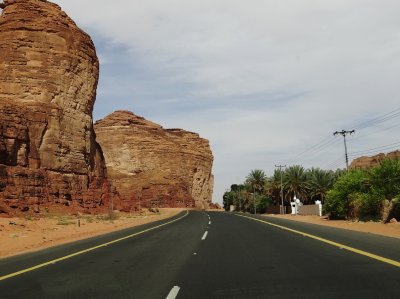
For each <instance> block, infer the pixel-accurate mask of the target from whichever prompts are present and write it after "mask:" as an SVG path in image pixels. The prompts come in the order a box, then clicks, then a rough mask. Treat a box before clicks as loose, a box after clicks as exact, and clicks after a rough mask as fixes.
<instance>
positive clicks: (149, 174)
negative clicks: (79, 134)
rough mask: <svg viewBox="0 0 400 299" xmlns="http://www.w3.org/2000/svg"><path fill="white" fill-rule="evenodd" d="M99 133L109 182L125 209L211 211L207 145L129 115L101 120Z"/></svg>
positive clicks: (118, 113)
mask: <svg viewBox="0 0 400 299" xmlns="http://www.w3.org/2000/svg"><path fill="white" fill-rule="evenodd" d="M95 131H96V135H97V140H98V142H99V143H100V145H101V147H102V149H103V151H104V157H105V160H106V165H107V172H108V177H109V179H110V180H111V181H112V183H113V185H115V186H116V187H117V189H118V191H119V193H120V195H121V198H122V199H123V200H125V205H126V204H127V203H128V205H130V208H132V207H133V208H136V207H137V205H138V204H139V201H140V204H141V205H142V206H148V207H150V206H157V207H166V206H167V207H168V206H169V207H184V206H187V207H192V206H195V207H197V208H208V206H209V203H210V202H211V194H212V190H213V176H212V174H211V169H212V163H213V156H212V152H211V150H210V146H209V142H208V140H206V139H202V138H200V137H199V135H198V134H195V133H191V132H187V131H184V130H181V129H164V128H163V127H161V126H160V125H158V124H155V123H153V122H150V121H148V120H146V119H144V118H142V117H140V116H136V115H135V114H133V113H131V112H128V111H116V112H114V113H112V114H110V115H108V116H107V117H105V118H104V119H102V120H99V121H97V122H96V123H95Z"/></svg>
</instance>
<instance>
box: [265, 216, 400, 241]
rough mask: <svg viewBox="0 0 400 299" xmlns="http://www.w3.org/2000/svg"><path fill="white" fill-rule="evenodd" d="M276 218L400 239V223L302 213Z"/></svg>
mask: <svg viewBox="0 0 400 299" xmlns="http://www.w3.org/2000/svg"><path fill="white" fill-rule="evenodd" d="M268 216H272V217H274V218H284V219H289V220H294V221H300V222H308V223H313V224H319V225H325V226H331V227H337V228H343V229H349V230H355V231H360V232H366V233H372V234H377V235H383V236H387V237H393V238H399V239H400V223H399V222H397V223H386V224H384V223H382V222H373V221H369V222H363V221H348V220H328V219H326V218H325V217H319V216H302V215H288V214H286V215H273V214H269V215H268Z"/></svg>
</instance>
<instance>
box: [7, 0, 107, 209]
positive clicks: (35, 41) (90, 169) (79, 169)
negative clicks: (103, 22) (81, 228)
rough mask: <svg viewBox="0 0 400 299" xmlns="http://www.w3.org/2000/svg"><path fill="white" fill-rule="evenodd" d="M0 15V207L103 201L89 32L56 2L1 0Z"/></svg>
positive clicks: (86, 205)
mask: <svg viewBox="0 0 400 299" xmlns="http://www.w3.org/2000/svg"><path fill="white" fill-rule="evenodd" d="M2 8H3V9H4V10H3V11H2V15H1V17H0V116H1V117H0V213H1V211H3V212H10V211H12V210H22V211H26V210H35V211H38V210H39V209H40V207H41V206H46V205H54V204H57V203H59V204H62V205H65V206H72V207H76V208H94V207H98V206H101V205H103V206H104V205H107V202H106V201H107V198H108V197H109V196H108V195H109V191H110V190H112V189H111V188H110V185H109V183H108V182H107V180H106V179H105V174H106V173H105V172H106V169H105V164H104V158H103V154H102V151H101V148H100V147H99V145H98V144H97V143H96V141H95V134H94V130H93V120H92V109H93V104H94V102H95V97H96V87H97V81H98V75H99V62H98V59H97V56H96V51H95V47H94V45H93V42H92V40H91V38H90V37H89V36H88V35H87V34H86V33H85V32H83V31H82V30H81V29H79V28H78V27H77V26H76V24H75V23H74V21H73V20H71V19H70V18H69V17H68V16H67V15H66V14H65V13H64V12H63V11H62V10H61V9H60V7H59V6H57V5H56V4H53V3H50V2H47V1H45V0H4V3H3V4H2Z"/></svg>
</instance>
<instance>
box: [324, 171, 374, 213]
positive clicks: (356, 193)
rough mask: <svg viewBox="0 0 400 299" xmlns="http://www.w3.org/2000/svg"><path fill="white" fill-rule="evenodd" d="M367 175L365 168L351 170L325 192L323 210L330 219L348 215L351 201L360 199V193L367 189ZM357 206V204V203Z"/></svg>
mask: <svg viewBox="0 0 400 299" xmlns="http://www.w3.org/2000/svg"><path fill="white" fill-rule="evenodd" d="M369 181H370V180H369V177H368V173H367V171H365V170H351V171H349V172H347V173H346V174H345V175H343V176H341V177H340V179H339V180H338V181H337V182H336V184H335V185H334V187H333V189H331V190H329V191H328V192H327V196H326V201H325V205H324V212H325V213H328V214H329V217H330V218H332V219H342V218H346V217H348V216H350V214H351V212H350V207H351V203H352V202H353V203H355V202H357V201H360V200H361V194H362V193H367V192H368V190H369V188H370V187H369V186H370V183H369ZM357 206H358V204H357Z"/></svg>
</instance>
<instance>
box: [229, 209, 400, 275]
mask: <svg viewBox="0 0 400 299" xmlns="http://www.w3.org/2000/svg"><path fill="white" fill-rule="evenodd" d="M236 215H237V216H240V217H244V218H248V219H251V220H254V221H259V222H262V223H265V224H268V225H271V226H274V227H278V228H280V229H283V230H287V231H290V232H292V233H295V234H299V235H302V236H305V237H309V238H311V239H314V240H318V241H320V242H324V243H327V244H330V245H332V246H336V247H339V248H340V249H346V250H348V251H351V252H354V253H358V254H360V255H363V256H367V257H369V258H372V259H374V260H378V261H380V262H383V263H387V264H390V265H392V266H395V267H400V262H398V261H395V260H391V259H388V258H385V257H383V256H379V255H376V254H373V253H370V252H367V251H364V250H360V249H357V248H353V247H350V246H347V245H344V244H340V243H337V242H334V241H331V240H328V239H324V238H321V237H317V236H314V235H311V234H308V233H305V232H302V231H299V230H295V229H291V228H288V227H286V226H282V225H278V224H275V223H271V222H268V221H265V220H261V219H257V218H253V217H249V216H244V215H239V214H236Z"/></svg>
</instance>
